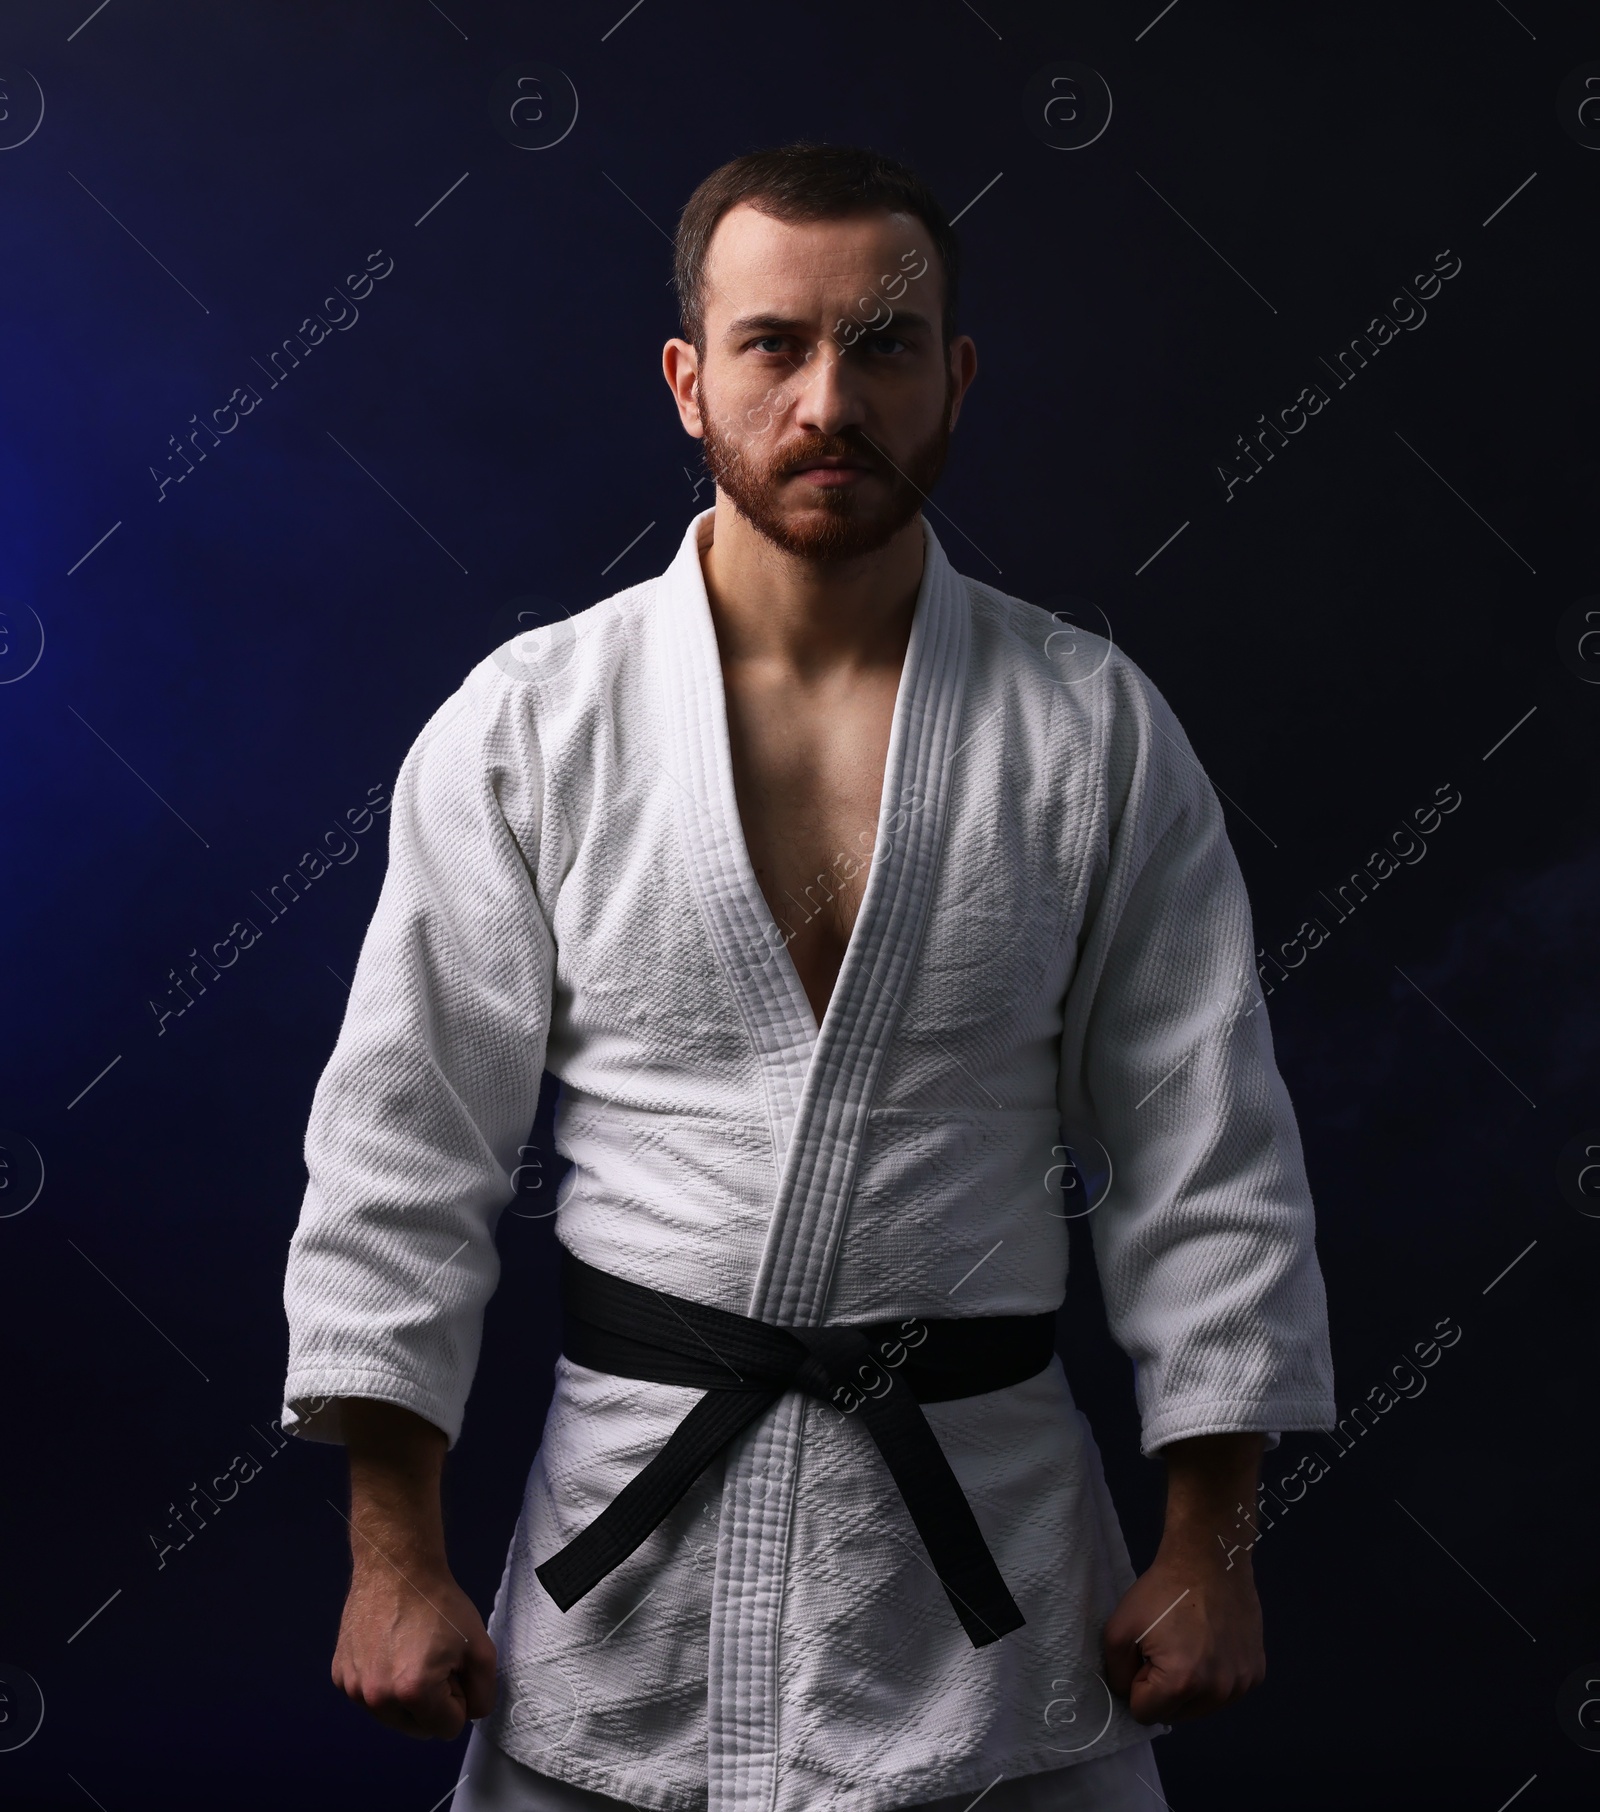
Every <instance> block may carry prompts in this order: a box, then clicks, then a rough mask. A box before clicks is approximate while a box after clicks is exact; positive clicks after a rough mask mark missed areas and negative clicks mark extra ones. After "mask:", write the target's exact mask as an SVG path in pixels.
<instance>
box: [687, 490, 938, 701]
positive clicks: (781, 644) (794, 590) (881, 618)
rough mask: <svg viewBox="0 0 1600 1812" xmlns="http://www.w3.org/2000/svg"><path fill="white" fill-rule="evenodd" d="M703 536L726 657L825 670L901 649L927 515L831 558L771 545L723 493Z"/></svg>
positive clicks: (807, 671)
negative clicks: (878, 541) (867, 549)
mask: <svg viewBox="0 0 1600 1812" xmlns="http://www.w3.org/2000/svg"><path fill="white" fill-rule="evenodd" d="M700 537H701V539H700V570H701V573H702V574H703V576H704V578H705V586H706V598H707V601H708V603H709V604H710V606H711V618H712V622H713V623H714V625H715V626H716V632H717V645H718V648H719V650H720V652H721V655H722V659H723V661H724V662H725V663H726V662H728V661H741V662H744V661H748V662H756V663H761V664H767V663H772V664H775V665H779V666H784V667H787V668H790V669H791V670H793V671H794V672H795V673H796V674H797V675H800V676H804V677H819V676H821V675H822V674H824V673H827V672H834V671H838V670H840V669H849V668H854V667H866V666H876V665H878V664H880V663H881V662H883V661H884V660H886V659H892V660H893V661H894V662H895V663H896V665H898V663H899V661H900V659H901V658H902V657H903V655H904V653H905V648H906V643H907V641H908V639H909V637H910V633H911V617H912V613H913V611H914V610H915V608H916V602H917V593H918V591H919V590H920V588H921V585H922V571H923V565H924V561H925V557H926V542H925V540H924V536H923V528H922V518H921V516H920V515H918V516H914V517H913V518H912V519H911V521H910V522H908V523H907V524H906V526H905V527H904V528H903V529H901V530H900V532H899V533H898V534H897V535H895V536H893V537H892V538H891V539H890V540H889V541H887V542H886V543H885V544H884V545H883V546H882V547H881V548H878V549H877V550H876V551H875V552H873V553H871V554H864V555H862V556H861V557H860V558H858V559H855V560H849V561H841V562H829V563H827V564H818V563H817V562H814V561H809V560H803V559H799V558H797V557H796V556H794V555H792V554H790V553H787V552H786V551H785V550H784V549H782V548H779V547H776V546H774V545H773V543H772V542H770V541H769V540H767V538H766V537H765V536H764V535H762V534H760V533H758V532H757V531H756V530H755V529H754V528H752V527H751V526H750V524H749V522H748V521H747V520H746V519H745V518H744V517H743V516H741V515H740V514H739V513H738V511H737V510H736V509H735V508H734V506H733V505H732V504H731V503H729V502H727V501H726V500H725V499H723V498H721V497H719V498H718V500H717V506H716V510H715V513H714V514H713V515H712V517H711V518H710V521H709V524H708V525H707V526H706V527H703V528H702V529H701V531H700Z"/></svg>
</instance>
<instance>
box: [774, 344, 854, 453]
mask: <svg viewBox="0 0 1600 1812" xmlns="http://www.w3.org/2000/svg"><path fill="white" fill-rule="evenodd" d="M794 385H795V389H794V402H793V406H792V408H791V410H790V416H791V419H792V421H793V423H794V426H795V427H796V428H802V429H805V430H806V431H807V432H809V433H812V434H827V435H837V434H839V433H840V431H841V430H843V429H845V428H859V427H861V426H862V424H863V423H864V421H865V419H866V412H865V408H864V405H863V399H862V395H861V388H860V385H859V383H858V382H857V380H856V377H855V374H854V373H853V372H852V371H851V370H850V368H849V365H848V362H847V361H846V360H845V359H843V358H841V357H840V353H839V349H838V347H837V346H834V345H833V344H831V343H825V344H824V345H822V346H821V347H819V348H818V349H817V350H816V351H814V352H813V353H812V355H811V357H810V358H809V359H807V361H806V363H805V364H804V365H803V366H802V367H801V369H800V370H799V371H798V372H797V373H796V374H795V378H794Z"/></svg>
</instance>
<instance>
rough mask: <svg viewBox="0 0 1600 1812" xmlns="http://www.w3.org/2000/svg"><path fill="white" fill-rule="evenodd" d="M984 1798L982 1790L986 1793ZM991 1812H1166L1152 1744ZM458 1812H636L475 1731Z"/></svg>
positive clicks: (1055, 1776)
mask: <svg viewBox="0 0 1600 1812" xmlns="http://www.w3.org/2000/svg"><path fill="white" fill-rule="evenodd" d="M980 1791H981V1790H980ZM977 1798H978V1794H976V1793H956V1794H952V1795H951V1796H950V1797H949V1798H948V1799H934V1800H924V1801H922V1802H920V1803H919V1804H918V1805H917V1806H915V1807H912V1808H907V1809H906V1812H966V1808H967V1807H968V1806H970V1805H972V1803H973V1802H974V1800H976V1799H977ZM982 1800H983V1812H1157V1808H1158V1807H1162V1806H1165V1805H1166V1799H1165V1797H1164V1795H1163V1793H1162V1789H1161V1776H1160V1774H1159V1773H1157V1771H1156V1757H1155V1750H1154V1748H1153V1747H1152V1745H1151V1742H1150V1739H1149V1738H1148V1737H1146V1738H1145V1740H1144V1741H1143V1742H1142V1743H1134V1744H1131V1745H1130V1746H1129V1747H1128V1748H1126V1749H1119V1750H1117V1751H1116V1752H1115V1753H1114V1754H1112V1755H1107V1756H1102V1757H1101V1758H1100V1759H1099V1760H1098V1761H1093V1762H1078V1763H1076V1764H1074V1765H1073V1766H1072V1767H1070V1768H1051V1769H1048V1770H1046V1771H1045V1772H1044V1773H1042V1774H1019V1775H1017V1776H1016V1777H1015V1778H1014V1779H1012V1780H1008V1781H1007V1780H1003V1781H1000V1782H998V1783H997V1784H996V1785H995V1786H993V1787H991V1788H989V1789H988V1790H987V1791H986V1792H983V1794H982ZM450 1812H634V1809H633V1808H632V1807H631V1806H630V1804H629V1803H628V1802H627V1801H626V1800H620V1799H612V1798H610V1797H609V1796H608V1795H607V1794H604V1793H595V1792H593V1791H591V1789H589V1788H588V1787H574V1786H571V1785H569V1784H568V1783H567V1782H566V1781H558V1780H556V1779H554V1778H553V1777H552V1776H550V1775H548V1774H540V1773H539V1772H538V1771H537V1770H535V1769H533V1768H529V1767H526V1766H524V1764H523V1763H521V1762H518V1761H514V1760H513V1759H512V1757H510V1756H509V1755H507V1754H506V1753H505V1751H504V1750H503V1749H499V1748H497V1747H496V1746H495V1745H494V1744H493V1743H491V1742H490V1741H489V1739H488V1738H487V1737H486V1736H485V1735H484V1734H483V1731H482V1729H481V1727H480V1726H479V1725H477V1724H474V1725H473V1727H472V1735H471V1737H470V1738H468V1740H467V1752H466V1754H465V1756H464V1757H463V1758H462V1762H461V1775H460V1778H459V1779H458V1780H457V1782H456V1790H455V1796H454V1798H452V1800H451V1801H450Z"/></svg>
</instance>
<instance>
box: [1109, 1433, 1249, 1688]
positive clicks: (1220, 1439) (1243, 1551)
mask: <svg viewBox="0 0 1600 1812" xmlns="http://www.w3.org/2000/svg"><path fill="white" fill-rule="evenodd" d="M1262 1446H1263V1440H1262V1437H1261V1436H1260V1435H1258V1434H1230V1435H1197V1436H1194V1437H1193V1438H1192V1439H1190V1440H1186V1441H1175V1442H1174V1443H1173V1444H1172V1445H1171V1446H1170V1447H1164V1448H1163V1449H1162V1450H1161V1452H1162V1455H1163V1457H1164V1458H1165V1459H1166V1461H1167V1515H1166V1527H1165V1529H1164V1531H1163V1534H1162V1537H1161V1546H1160V1548H1159V1549H1158V1550H1157V1552H1156V1557H1155V1560H1154V1561H1153V1562H1152V1563H1151V1565H1150V1567H1149V1570H1148V1571H1147V1572H1145V1573H1142V1574H1141V1575H1140V1576H1139V1578H1138V1579H1137V1580H1135V1582H1134V1583H1133V1585H1132V1586H1131V1587H1130V1588H1129V1589H1128V1591H1127V1593H1126V1594H1125V1596H1124V1597H1123V1599H1122V1601H1121V1603H1119V1604H1118V1606H1117V1608H1116V1609H1115V1610H1114V1611H1113V1612H1112V1614H1111V1616H1110V1618H1109V1619H1108V1620H1107V1622H1106V1627H1105V1631H1104V1633H1103V1637H1102V1642H1103V1648H1104V1654H1105V1664H1106V1679H1107V1681H1108V1683H1109V1684H1110V1686H1111V1689H1112V1691H1113V1692H1115V1693H1117V1694H1118V1695H1119V1696H1120V1697H1123V1698H1126V1699H1127V1701H1128V1708H1129V1710H1130V1711H1131V1713H1132V1714H1133V1716H1134V1718H1135V1719H1136V1720H1137V1721H1138V1722H1139V1723H1141V1724H1155V1723H1174V1722H1177V1721H1178V1720H1180V1719H1183V1718H1200V1717H1205V1716H1206V1715H1207V1714H1208V1713H1210V1712H1213V1711H1220V1710H1221V1709H1222V1707H1223V1706H1224V1705H1231V1704H1232V1703H1233V1702H1234V1700H1235V1699H1240V1698H1242V1697H1243V1696H1244V1695H1245V1694H1246V1693H1247V1692H1249V1691H1250V1689H1251V1688H1252V1687H1254V1686H1259V1685H1260V1684H1261V1682H1262V1680H1263V1679H1264V1678H1265V1677H1266V1671H1267V1659H1266V1651H1265V1649H1264V1647H1263V1646H1262V1640H1261V1601H1260V1600H1259V1599H1258V1598H1257V1596H1256V1586H1255V1577H1254V1573H1253V1571H1252V1568H1251V1564H1250V1554H1249V1551H1248V1549H1247V1548H1245V1547H1242V1546H1240V1545H1239V1537H1238V1533H1237V1530H1236V1525H1237V1524H1238V1522H1239V1510H1238V1506H1239V1505H1240V1504H1244V1505H1246V1506H1248V1507H1249V1508H1251V1509H1253V1508H1254V1505H1255V1494H1256V1476H1257V1472H1258V1469H1259V1466H1260V1458H1261V1450H1262ZM1247 1513H1248V1512H1247ZM1230 1558H1231V1562H1232V1564H1231V1565H1230V1564H1229V1562H1230Z"/></svg>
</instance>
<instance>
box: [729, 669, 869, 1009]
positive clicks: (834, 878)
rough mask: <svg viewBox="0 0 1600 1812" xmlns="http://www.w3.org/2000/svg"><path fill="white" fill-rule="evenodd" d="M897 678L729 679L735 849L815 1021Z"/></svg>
mask: <svg viewBox="0 0 1600 1812" xmlns="http://www.w3.org/2000/svg"><path fill="white" fill-rule="evenodd" d="M896 686H897V676H894V675H892V674H884V675H882V676H879V677H876V678H874V679H872V680H870V681H866V682H862V683H860V684H857V685H855V686H852V687H851V688H850V690H849V691H848V692H845V693H839V692H835V693H832V694H830V695H828V696H827V697H825V698H807V697H805V696H804V695H801V694H797V693H795V692H793V691H789V692H786V693H781V694H779V693H775V692H773V691H771V690H765V689H762V688H760V687H758V686H755V685H751V684H745V685H741V684H740V682H739V681H738V680H737V679H735V680H734V681H733V682H732V683H731V684H729V685H728V687H727V699H728V732H729V744H730V748H731V751H732V756H733V775H734V789H735V792H736V794H737V797H738V803H739V817H740V822H741V826H742V828H743V831H744V838H745V846H746V848H747V849H748V851H749V854H750V861H751V864H752V866H753V868H754V870H755V876H756V880H757V882H758V883H759V885H760V887H761V891H762V894H763V896H764V897H765V899H766V902H767V906H768V908H769V909H770V911H771V913H772V917H773V920H774V922H775V924H776V925H777V927H778V930H779V932H780V934H781V936H782V938H783V940H784V944H785V947H786V948H787V950H788V953H789V958H790V960H791V961H792V962H793V964H794V967H795V971H796V973H797V975H798V976H799V978H800V982H801V985H802V987H803V988H804V989H805V992H806V997H807V999H808V1000H809V1001H810V1003H811V1010H812V1012H813V1013H814V1014H815V1016H816V1019H817V1022H818V1024H819V1025H820V1023H821V1021H822V1017H823V1014H824V1013H825V1012H826V1011H827V1005H828V1001H829V999H830V998H831V997H832V994H833V988H834V984H835V982H836V981H837V980H838V977H839V970H840V967H841V966H842V964H843V962H844V954H845V948H846V946H847V945H848V943H849V941H850V934H851V932H852V930H853V929H854V926H855V922H856V917H857V915H858V913H859V912H860V909H861V899H862V895H863V893H864V892H865V889H866V884H867V876H868V874H869V872H870V869H871V862H872V855H873V843H874V840H875V838H876V835H877V825H878V812H879V807H880V804H881V802H882V798H883V776H884V767H885V763H886V761H887V757H888V752H889V732H890V729H891V727H892V724H893V719H894V701H895V691H896Z"/></svg>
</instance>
